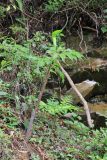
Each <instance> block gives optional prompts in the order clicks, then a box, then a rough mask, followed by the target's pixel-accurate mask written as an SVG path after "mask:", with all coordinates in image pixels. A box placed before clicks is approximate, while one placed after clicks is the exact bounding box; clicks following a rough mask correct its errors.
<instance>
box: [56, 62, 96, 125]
mask: <svg viewBox="0 0 107 160" xmlns="http://www.w3.org/2000/svg"><path fill="white" fill-rule="evenodd" d="M58 64H59V66H60V68H61V70H62V72H63V73H64V75H65V77H66V78H67V80H68V81H69V84H70V85H71V87H72V88H73V90H74V91H75V92H76V94H77V95H78V97H79V98H80V100H81V101H82V103H83V105H84V110H85V112H86V116H87V121H88V125H89V127H90V128H93V126H94V125H93V121H92V119H91V115H90V112H89V108H88V104H87V101H86V100H85V99H84V97H83V96H82V94H81V93H80V92H79V91H78V89H77V87H76V86H75V84H74V82H73V81H72V79H71V78H70V76H69V74H68V73H67V72H66V71H65V69H64V68H63V67H62V65H61V64H60V63H59V62H58Z"/></svg>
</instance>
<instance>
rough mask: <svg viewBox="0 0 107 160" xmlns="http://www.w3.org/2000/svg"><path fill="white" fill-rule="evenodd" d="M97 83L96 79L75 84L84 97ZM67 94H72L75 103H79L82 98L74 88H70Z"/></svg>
mask: <svg viewBox="0 0 107 160" xmlns="http://www.w3.org/2000/svg"><path fill="white" fill-rule="evenodd" d="M96 84H97V82H95V81H90V80H85V81H83V82H81V83H78V84H75V85H76V87H77V89H78V90H79V91H80V93H81V94H82V96H83V97H86V96H87V95H88V94H89V93H90V92H91V91H92V90H93V88H94V86H95V85H96ZM65 95H72V97H73V101H74V103H79V102H80V101H81V100H80V98H79V97H78V96H77V94H76V93H75V92H74V90H73V89H72V88H71V89H70V90H68V91H67V92H66V93H65Z"/></svg>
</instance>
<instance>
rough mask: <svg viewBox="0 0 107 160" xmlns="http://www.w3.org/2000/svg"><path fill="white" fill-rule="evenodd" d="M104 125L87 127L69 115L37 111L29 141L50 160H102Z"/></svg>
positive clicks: (106, 150)
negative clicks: (69, 117) (67, 116)
mask: <svg viewBox="0 0 107 160" xmlns="http://www.w3.org/2000/svg"><path fill="white" fill-rule="evenodd" d="M106 135H107V129H104V128H101V129H100V130H90V129H89V128H88V127H86V126H85V125H84V124H82V123H80V122H79V121H78V120H77V117H76V118H74V117H72V118H71V119H69V120H64V119H62V118H58V116H56V117H55V116H51V115H50V114H47V113H45V112H41V113H39V115H38V117H37V121H36V122H35V125H34V131H33V136H32V138H31V139H30V142H31V143H34V144H38V145H39V146H40V147H42V148H44V150H45V153H46V154H47V156H48V157H49V158H50V159H51V160H71V159H72V160H101V159H102V160H106V159H107V154H106V153H107V136H106Z"/></svg>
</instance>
